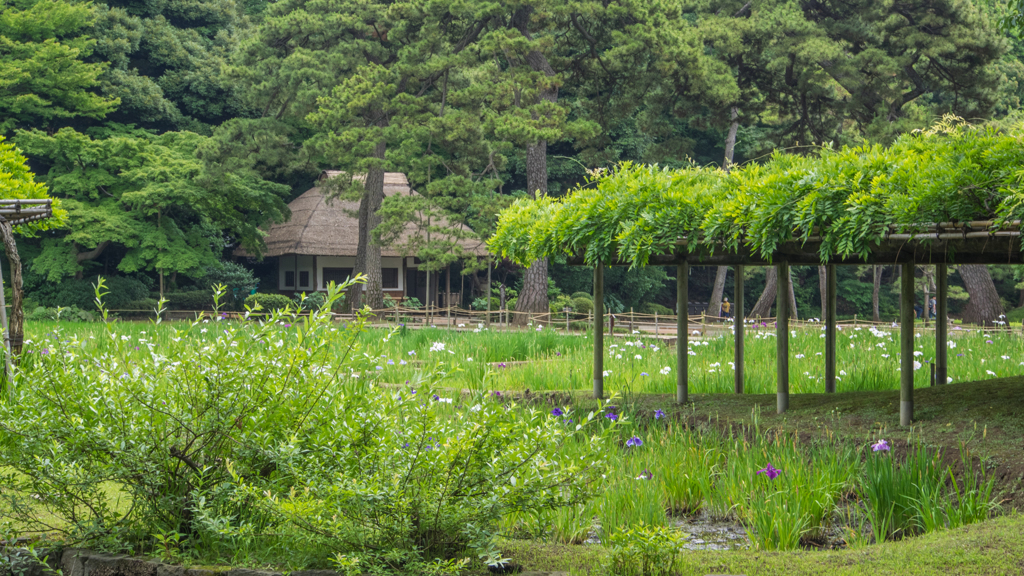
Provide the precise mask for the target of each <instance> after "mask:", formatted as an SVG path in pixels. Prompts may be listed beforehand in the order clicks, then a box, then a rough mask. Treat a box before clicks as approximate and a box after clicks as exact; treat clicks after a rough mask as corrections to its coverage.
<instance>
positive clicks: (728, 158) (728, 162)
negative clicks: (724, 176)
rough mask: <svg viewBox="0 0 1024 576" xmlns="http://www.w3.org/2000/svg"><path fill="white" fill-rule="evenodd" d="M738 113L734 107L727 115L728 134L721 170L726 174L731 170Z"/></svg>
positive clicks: (737, 127)
mask: <svg viewBox="0 0 1024 576" xmlns="http://www.w3.org/2000/svg"><path fill="white" fill-rule="evenodd" d="M739 118H740V111H739V109H738V108H736V107H735V106H733V107H732V111H731V112H730V114H729V120H731V122H730V124H729V134H728V135H727V136H726V137H725V161H724V162H722V168H723V169H725V171H726V172H728V171H729V170H730V169H731V168H732V158H733V153H734V152H735V151H736V131H737V130H739V128H740V119H739Z"/></svg>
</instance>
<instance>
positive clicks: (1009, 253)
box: [566, 235, 1024, 266]
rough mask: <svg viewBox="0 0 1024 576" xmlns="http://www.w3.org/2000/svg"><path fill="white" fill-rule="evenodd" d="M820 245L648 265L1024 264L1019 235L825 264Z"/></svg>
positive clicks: (878, 251) (655, 258)
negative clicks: (765, 254) (768, 253)
mask: <svg viewBox="0 0 1024 576" xmlns="http://www.w3.org/2000/svg"><path fill="white" fill-rule="evenodd" d="M820 246H821V245H820V244H816V243H811V242H808V243H806V244H799V243H796V242H787V243H783V244H780V245H779V246H778V247H777V249H776V250H775V252H774V253H773V254H772V258H771V261H769V260H768V259H766V258H764V257H763V256H761V255H760V254H759V253H754V252H751V251H750V250H749V248H746V247H741V248H740V249H739V250H736V251H731V250H725V249H723V250H721V251H716V252H706V251H704V252H692V253H687V252H684V251H679V252H677V253H675V254H655V255H652V256H651V257H650V259H649V261H648V263H647V265H648V266H676V265H678V264H680V263H682V262H686V263H687V264H689V265H691V266H737V265H739V266H773V265H774V262H775V261H779V260H785V261H786V262H788V263H789V265H790V266H821V265H824V264H835V265H840V266H861V265H865V264H904V263H911V264H919V265H926V264H940V263H948V264H1024V251H1022V250H1021V239H1020V237H1019V236H1017V237H1011V236H989V235H986V237H985V238H968V239H959V240H936V241H933V242H917V241H900V242H896V241H889V242H886V243H883V244H881V245H879V246H877V247H876V248H875V249H874V250H873V251H872V252H871V253H870V254H868V256H867V257H866V258H861V257H859V256H847V257H839V256H835V257H833V258H832V259H830V260H829V261H828V262H827V263H825V262H822V261H821V256H820V252H819V248H820ZM566 262H567V263H568V264H569V265H570V266H586V265H587V264H586V263H585V262H584V260H583V257H582V255H575V256H569V257H567V258H566ZM604 265H605V266H631V265H632V263H631V262H628V261H623V260H620V259H616V260H613V261H611V262H605V264H604Z"/></svg>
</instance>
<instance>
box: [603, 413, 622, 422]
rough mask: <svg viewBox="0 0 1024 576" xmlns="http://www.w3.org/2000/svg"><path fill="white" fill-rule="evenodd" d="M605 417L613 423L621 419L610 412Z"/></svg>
mask: <svg viewBox="0 0 1024 576" xmlns="http://www.w3.org/2000/svg"><path fill="white" fill-rule="evenodd" d="M604 417H605V418H607V419H609V420H611V421H612V422H615V421H616V420H618V419H619V415H618V414H616V413H614V412H609V413H607V414H605V415H604Z"/></svg>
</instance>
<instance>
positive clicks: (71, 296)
mask: <svg viewBox="0 0 1024 576" xmlns="http://www.w3.org/2000/svg"><path fill="white" fill-rule="evenodd" d="M104 282H105V283H106V285H107V288H108V290H109V292H110V294H109V295H108V296H107V297H106V298H107V299H106V306H107V308H110V309H111V310H120V309H123V308H124V307H125V305H127V304H128V303H129V302H133V301H135V300H140V299H142V298H147V297H148V296H149V287H148V286H146V284H145V283H143V282H142V281H141V280H137V279H135V278H129V277H126V276H112V277H110V278H104ZM95 283H96V279H95V278H90V279H83V280H74V279H67V280H62V281H61V282H57V283H45V284H42V285H41V286H40V287H39V288H38V289H37V290H35V291H33V292H32V298H33V299H34V300H35V301H36V302H38V303H39V305H40V306H45V307H47V308H56V307H58V306H65V307H72V306H74V307H77V308H79V309H81V310H90V311H92V310H96V293H95V288H94V286H93V285H94V284H95Z"/></svg>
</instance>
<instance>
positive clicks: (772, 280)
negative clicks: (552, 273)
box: [750, 266, 797, 318]
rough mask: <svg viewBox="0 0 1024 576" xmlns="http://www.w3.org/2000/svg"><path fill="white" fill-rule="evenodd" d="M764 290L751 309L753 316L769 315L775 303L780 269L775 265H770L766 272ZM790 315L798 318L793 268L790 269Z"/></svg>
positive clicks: (763, 316)
mask: <svg viewBox="0 0 1024 576" xmlns="http://www.w3.org/2000/svg"><path fill="white" fill-rule="evenodd" d="M764 280H765V282H764V291H763V292H761V297H760V298H758V299H757V303H756V304H754V307H753V308H752V309H751V310H750V316H751V317H755V318H756V317H758V316H760V317H762V318H765V317H767V316H768V315H769V314H770V313H771V311H772V304H774V303H775V292H776V291H778V281H779V279H778V271H777V270H776V269H775V266H768V270H767V271H766V272H765V279H764ZM789 317H790V318H797V310H796V292H794V291H793V269H792V268H790V269H789Z"/></svg>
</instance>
